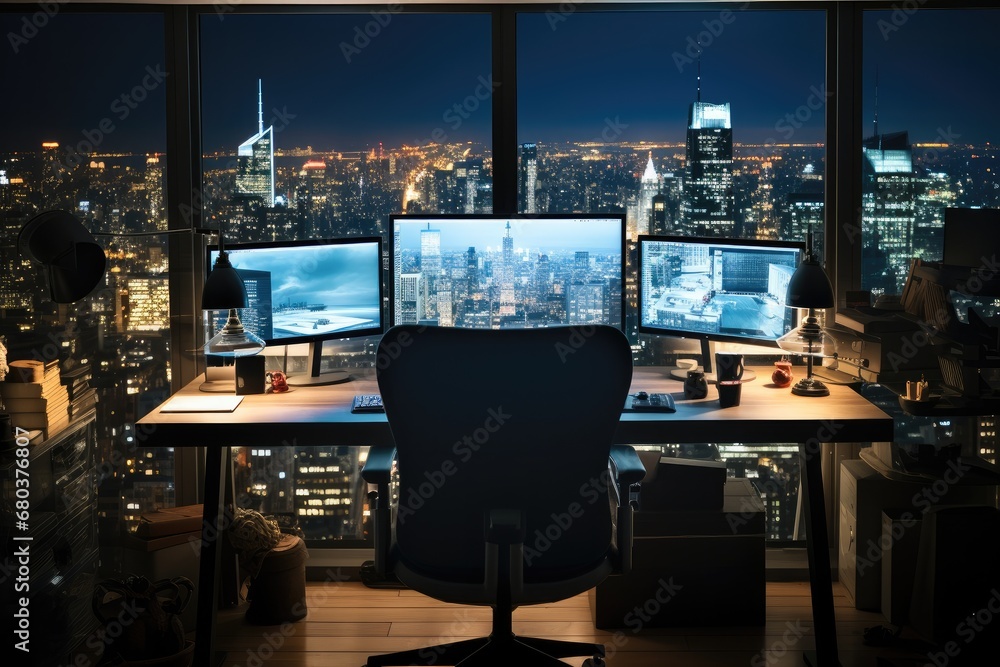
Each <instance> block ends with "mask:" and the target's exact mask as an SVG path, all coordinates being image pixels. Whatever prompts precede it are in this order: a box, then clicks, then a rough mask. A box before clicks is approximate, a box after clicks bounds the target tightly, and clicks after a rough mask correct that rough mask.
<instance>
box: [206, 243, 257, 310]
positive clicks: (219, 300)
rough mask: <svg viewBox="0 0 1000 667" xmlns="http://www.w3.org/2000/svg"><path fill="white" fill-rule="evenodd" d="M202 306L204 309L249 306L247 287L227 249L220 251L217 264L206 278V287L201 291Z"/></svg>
mask: <svg viewBox="0 0 1000 667" xmlns="http://www.w3.org/2000/svg"><path fill="white" fill-rule="evenodd" d="M201 307H202V309H203V310H229V309H230V308H246V307H247V289H246V287H245V286H244V285H243V279H242V278H240V274H239V273H237V272H236V269H234V268H233V265H232V264H231V263H230V262H229V255H228V254H227V253H226V252H225V251H221V252H219V256H218V257H217V258H216V259H215V266H214V267H213V268H212V272H211V273H209V274H208V278H207V279H206V280H205V287H204V288H203V289H202V292H201Z"/></svg>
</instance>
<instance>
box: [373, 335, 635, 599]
mask: <svg viewBox="0 0 1000 667" xmlns="http://www.w3.org/2000/svg"><path fill="white" fill-rule="evenodd" d="M376 363H377V372H378V384H379V390H380V392H381V393H382V399H383V402H384V404H385V410H386V416H387V418H388V421H389V425H390V427H391V429H392V435H393V438H394V440H395V444H396V449H397V463H398V469H399V482H400V485H399V504H398V510H397V514H396V517H395V529H396V542H397V547H398V549H399V553H398V557H399V558H400V559H401V560H402V561H403V562H405V563H406V564H407V565H408V566H409V567H411V568H417V569H420V570H423V571H424V572H427V573H429V574H436V575H437V576H442V577H445V578H450V579H452V580H475V579H476V578H477V577H480V578H481V575H482V571H483V563H484V550H485V546H484V539H483V538H484V526H485V516H486V514H487V513H488V512H489V510H490V509H516V510H521V511H522V512H523V513H524V515H525V517H526V521H525V528H526V536H525V547H526V557H525V579H526V580H530V579H532V578H534V577H535V576H539V575H541V574H542V573H543V572H544V571H546V570H549V569H562V570H566V569H567V568H568V569H572V568H574V567H577V568H580V569H581V570H582V569H583V568H586V567H587V566H591V565H593V564H595V563H597V562H599V561H600V560H601V559H603V558H604V557H605V556H606V555H607V553H608V550H609V547H610V543H611V533H612V522H611V510H610V506H609V503H608V484H609V476H608V456H609V453H610V447H611V443H612V440H613V436H614V432H615V429H616V427H617V425H618V420H619V417H620V414H621V410H622V408H623V406H624V403H625V398H626V395H627V393H628V389H629V385H630V383H631V378H632V356H631V349H630V347H629V344H628V341H627V339H626V338H625V336H624V334H622V332H621V331H619V330H618V329H615V328H613V327H609V326H585V327H555V328H547V329H522V330H499V331H491V330H476V329H456V328H439V327H420V326H412V325H403V326H397V327H393V328H392V329H390V330H389V331H388V332H387V333H386V334H385V336H383V338H382V340H381V342H380V343H379V351H378V356H377V362H376ZM443 552H444V553H446V554H447V556H446V559H444V561H443V559H442V553H443Z"/></svg>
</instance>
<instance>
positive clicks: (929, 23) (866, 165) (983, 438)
mask: <svg viewBox="0 0 1000 667" xmlns="http://www.w3.org/2000/svg"><path fill="white" fill-rule="evenodd" d="M998 28H1000V8H991V9H972V8H961V9H956V8H952V7H949V8H946V9H936V8H928V7H922V8H920V9H919V10H915V9H909V10H907V11H900V10H898V8H889V9H881V10H868V11H865V12H864V13H863V31H864V35H863V37H864V53H863V68H864V71H863V85H864V106H863V112H862V113H863V117H862V121H863V127H864V128H865V130H864V133H863V134H864V141H863V145H862V146H861V152H862V172H861V176H862V182H861V188H862V190H861V191H862V200H861V215H862V217H861V232H862V233H861V242H862V250H861V257H862V265H861V286H862V287H863V288H864V289H866V290H870V291H871V292H872V293H873V295H876V296H879V295H887V296H892V295H899V294H901V293H902V291H903V288H904V286H905V284H906V279H907V276H908V274H909V271H910V263H911V260H912V259H913V258H918V259H921V260H926V261H940V260H942V259H943V252H942V251H943V238H944V227H945V209H946V208H949V207H954V208H992V209H996V208H1000V174H998V170H1000V163H998V162H997V158H998V157H1000V150H998V149H997V143H998V134H1000V133H998V132H997V124H996V108H997V105H998V103H1000V97H998V95H997V89H996V86H995V85H994V82H995V80H996V72H995V68H994V67H993V66H992V64H991V63H992V62H993V61H994V60H995V47H994V42H995V35H996V32H997V30H998ZM984 232H985V230H984ZM984 238H988V235H986V234H985V233H984V234H983V235H982V236H977V235H970V237H969V238H968V239H967V240H968V242H969V243H970V245H971V246H972V247H971V248H970V249H969V250H970V252H969V253H966V254H969V255H971V256H977V257H978V256H980V254H979V253H983V255H982V256H983V257H984V260H983V265H982V268H985V269H986V270H987V271H990V272H993V271H995V269H996V267H995V265H994V263H995V259H992V260H991V257H992V256H991V252H992V251H993V250H994V249H992V248H990V247H989V245H990V244H989V242H988V241H984ZM852 240H853V239H852ZM998 306H1000V302H997V301H994V304H993V306H992V309H993V311H994V312H995V311H996V308H997V307H998ZM937 375H938V369H937V368H930V369H929V373H928V379H932V380H933V378H934V377H936V376H937ZM937 384H938V383H937V382H936V381H935V382H933V385H934V386H935V387H937ZM872 394H875V390H872ZM870 398H873V400H882V401H884V405H885V408H884V409H886V410H887V411H890V412H894V413H895V414H896V441H897V443H899V444H909V445H917V444H922V443H924V444H925V443H935V442H936V443H940V444H942V445H943V444H950V443H953V442H972V443H976V449H977V450H978V452H979V453H980V455H981V456H982V457H983V458H985V459H987V460H994V459H995V457H996V451H997V437H996V426H995V424H996V417H995V416H981V417H965V418H963V417H955V418H952V419H932V418H929V417H914V416H910V415H906V414H903V413H902V412H900V411H899V409H898V403H897V401H896V396H895V394H893V393H891V392H884V394H883V395H880V396H878V397H874V396H870Z"/></svg>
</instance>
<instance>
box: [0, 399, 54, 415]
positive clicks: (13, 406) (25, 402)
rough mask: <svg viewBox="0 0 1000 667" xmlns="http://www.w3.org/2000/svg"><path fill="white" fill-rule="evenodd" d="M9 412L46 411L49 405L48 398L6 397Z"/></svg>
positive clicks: (5, 402) (5, 401)
mask: <svg viewBox="0 0 1000 667" xmlns="http://www.w3.org/2000/svg"><path fill="white" fill-rule="evenodd" d="M3 405H4V408H6V410H7V412H45V411H46V410H48V407H49V399H48V398H41V397H39V398H4V401H3Z"/></svg>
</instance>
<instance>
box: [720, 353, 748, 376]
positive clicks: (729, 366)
mask: <svg viewBox="0 0 1000 667" xmlns="http://www.w3.org/2000/svg"><path fill="white" fill-rule="evenodd" d="M715 377H716V379H717V380H718V381H719V382H723V381H725V380H736V381H739V380H742V379H743V355H742V354H739V353H737V352H716V353H715Z"/></svg>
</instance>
